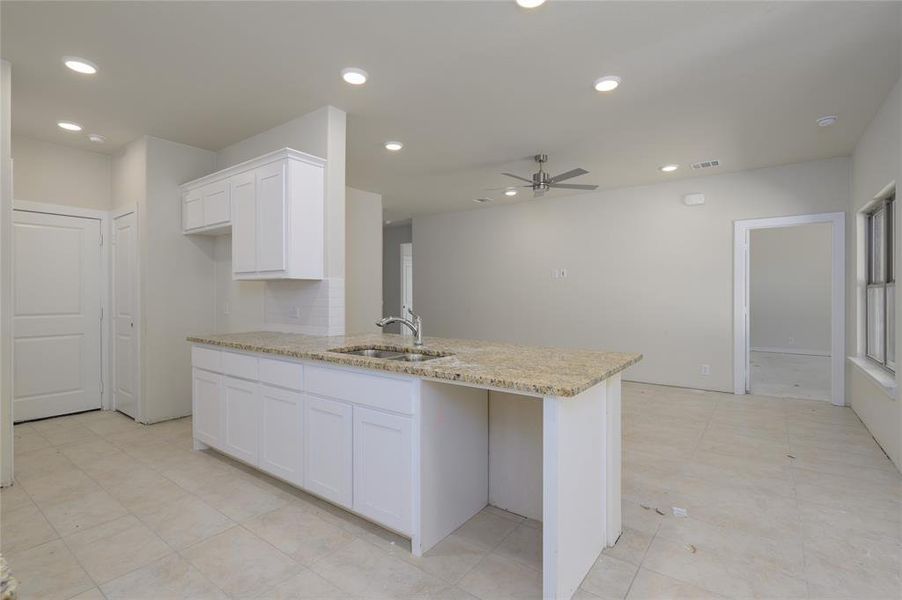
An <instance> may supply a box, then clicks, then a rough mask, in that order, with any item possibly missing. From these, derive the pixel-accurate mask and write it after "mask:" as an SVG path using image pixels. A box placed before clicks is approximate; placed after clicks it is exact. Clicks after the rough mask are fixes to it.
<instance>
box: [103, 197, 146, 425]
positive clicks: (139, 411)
mask: <svg viewBox="0 0 902 600" xmlns="http://www.w3.org/2000/svg"><path fill="white" fill-rule="evenodd" d="M132 213H134V215H135V272H134V281H135V290H134V291H135V298H134V306H133V307H132V309H133V310H134V311H135V323H136V324H137V325H138V326H137V327H135V333H134V336H135V355H134V357H135V364H134V369H135V392H134V393H135V421H137V422H139V423H143V422H144V421H142V419H143V418H144V403H143V402H142V397H143V394H142V393H141V392H142V386H141V339H142V333H141V332H142V330H143V329H144V328H143V327H142V326H141V323H143V321H142V320H141V234H140V226H139V224H138V219H139V218H140V215H139V214H138V209H137V207H136V206H129V207H124V208H118V209H115V210H112V211H110V213H109V214H110V247H111V251H110V261H109V266H110V268H109V271H108V275H109V284H110V314H112V310H113V285H112V284H113V258H112V245H113V244H112V242H113V227H114V223H115V221H116V219H118V218H120V217H124V216H126V215H129V214H132ZM110 324H111V325H110V337H109V340H110V343H109V347H110V349H111V350H112V348H113V336H114V335H115V332H114V331H113V328H112V319H110ZM112 360H113V357H112V353H111V356H110V367H112V366H113V364H112ZM108 410H116V406H114V404H113V377H112V373H111V374H110V407H109V409H108ZM123 414H124V413H123ZM126 416H127V415H126Z"/></svg>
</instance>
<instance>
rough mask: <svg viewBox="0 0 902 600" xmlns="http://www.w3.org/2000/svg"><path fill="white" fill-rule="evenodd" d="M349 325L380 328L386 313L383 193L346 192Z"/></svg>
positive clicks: (351, 329) (356, 330)
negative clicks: (383, 290) (378, 324)
mask: <svg viewBox="0 0 902 600" xmlns="http://www.w3.org/2000/svg"><path fill="white" fill-rule="evenodd" d="M345 201H346V205H345V211H346V215H345V216H346V221H347V223H346V229H345V240H346V245H345V248H346V251H345V261H346V264H345V281H346V286H345V300H346V306H347V309H346V312H345V325H346V330H347V333H348V334H354V333H372V332H378V331H379V328H378V327H376V325H375V322H376V321H377V320H378V319H379V318H380V317H381V316H382V196H381V195H379V194H374V193H372V192H364V191H363V190H357V189H354V188H351V187H349V188H347V193H346V194H345Z"/></svg>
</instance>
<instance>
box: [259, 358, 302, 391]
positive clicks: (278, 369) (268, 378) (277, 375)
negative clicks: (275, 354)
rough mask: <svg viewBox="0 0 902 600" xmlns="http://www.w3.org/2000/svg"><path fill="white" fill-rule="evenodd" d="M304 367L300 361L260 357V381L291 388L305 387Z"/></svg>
mask: <svg viewBox="0 0 902 600" xmlns="http://www.w3.org/2000/svg"><path fill="white" fill-rule="evenodd" d="M303 374H304V368H303V367H302V366H301V365H300V364H298V363H292V362H285V361H284V360H272V359H271V358H261V359H260V381H262V382H263V383H268V384H270V385H276V386H279V387H283V388H288V389H290V390H300V389H302V388H303V383H304V380H303Z"/></svg>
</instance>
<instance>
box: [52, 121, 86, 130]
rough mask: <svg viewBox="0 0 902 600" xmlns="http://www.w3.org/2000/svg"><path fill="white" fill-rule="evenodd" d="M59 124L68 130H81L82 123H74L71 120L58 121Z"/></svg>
mask: <svg viewBox="0 0 902 600" xmlns="http://www.w3.org/2000/svg"><path fill="white" fill-rule="evenodd" d="M57 125H58V126H59V127H60V128H61V129H65V130H66V131H81V125H79V124H78V123H73V122H71V121H58V122H57Z"/></svg>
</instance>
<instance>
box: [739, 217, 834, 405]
mask: <svg viewBox="0 0 902 600" xmlns="http://www.w3.org/2000/svg"><path fill="white" fill-rule="evenodd" d="M844 222H845V215H844V214H843V213H827V214H819V215H803V216H799V217H775V218H771V219H753V220H746V221H737V222H736V224H735V240H734V242H735V255H734V259H735V261H734V274H735V279H734V392H735V393H737V394H747V393H752V394H756V395H763V396H776V397H791V398H804V399H811V400H823V401H828V402H832V403H833V404H837V405H843V404H845V394H844V368H843V366H844V365H843V357H844V354H843V352H844V343H845V332H844V324H845V316H844V310H845V309H844V294H843V282H844V277H845V275H844V271H845V269H844V266H845V258H844V250H845V242H844V233H845V232H844Z"/></svg>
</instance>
